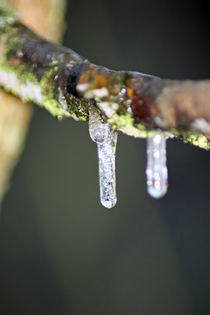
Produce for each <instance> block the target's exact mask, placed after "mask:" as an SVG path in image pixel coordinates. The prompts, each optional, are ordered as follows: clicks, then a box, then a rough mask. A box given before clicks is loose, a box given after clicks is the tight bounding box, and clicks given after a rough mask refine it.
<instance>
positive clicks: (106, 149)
mask: <svg viewBox="0 0 210 315" xmlns="http://www.w3.org/2000/svg"><path fill="white" fill-rule="evenodd" d="M89 133H90V137H91V139H92V140H93V141H94V142H96V143H97V146H98V167H99V186H100V199H101V203H102V205H103V206H104V207H106V208H112V207H114V206H115V204H116V202H117V195H116V176H115V152H116V145H117V132H116V131H114V130H112V129H111V127H110V125H109V124H108V123H103V122H102V121H101V117H100V115H99V114H98V112H97V111H96V110H95V109H94V108H93V107H90V109H89Z"/></svg>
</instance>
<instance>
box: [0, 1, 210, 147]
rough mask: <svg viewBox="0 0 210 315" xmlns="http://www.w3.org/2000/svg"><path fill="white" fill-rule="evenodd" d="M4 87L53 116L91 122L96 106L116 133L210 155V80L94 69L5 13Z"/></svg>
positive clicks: (0, 75)
mask: <svg viewBox="0 0 210 315" xmlns="http://www.w3.org/2000/svg"><path fill="white" fill-rule="evenodd" d="M0 15H1V19H3V20H4V23H3V22H2V23H1V25H0V51H1V55H0V85H1V86H2V87H3V88H5V89H6V90H7V91H10V92H11V93H13V94H15V95H17V96H19V97H20V98H21V99H22V100H24V101H32V102H34V103H36V104H38V105H40V106H42V107H45V108H46V109H47V110H48V111H49V112H50V113H51V114H52V115H54V116H56V117H58V118H59V119H60V118H62V117H69V116H71V117H73V118H74V119H77V120H83V121H86V120H88V107H89V105H90V104H94V105H95V106H96V107H97V108H98V110H99V112H100V113H101V114H102V116H103V118H104V120H108V121H109V123H110V124H111V125H112V127H113V128H115V129H117V130H121V131H122V132H124V133H126V134H128V135H131V136H135V137H147V136H148V133H151V132H153V130H154V129H161V130H164V131H167V132H168V133H169V134H170V135H172V136H175V137H179V138H180V139H182V140H183V141H185V142H190V143H192V144H194V145H197V146H199V147H201V148H204V149H206V150H210V81H209V80H206V81H197V82H196V81H172V80H162V79H160V78H157V77H154V76H151V75H146V74H142V73H137V72H128V71H112V70H109V69H107V68H104V67H101V66H97V65H94V64H92V63H90V62H89V61H87V60H86V59H85V58H83V57H81V56H79V55H78V54H76V53H75V52H73V51H72V50H70V49H68V48H65V47H62V46H61V45H58V44H56V43H53V42H49V41H46V40H44V39H42V38H40V37H38V36H37V35H36V34H35V33H33V32H32V31H31V30H29V29H28V28H27V27H26V26H24V25H23V24H21V23H20V22H19V21H18V19H17V17H16V16H15V14H14V13H11V11H10V10H8V9H5V8H3V7H1V8H0Z"/></svg>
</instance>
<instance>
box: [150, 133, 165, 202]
mask: <svg viewBox="0 0 210 315" xmlns="http://www.w3.org/2000/svg"><path fill="white" fill-rule="evenodd" d="M166 161H167V157H166V136H165V135H164V134H163V133H161V132H159V131H157V132H155V134H154V136H152V137H148V138H147V167H146V177H147V192H148V193H149V194H150V196H152V197H153V198H161V197H163V196H164V195H165V194H166V192H167V188H168V169H167V165H166Z"/></svg>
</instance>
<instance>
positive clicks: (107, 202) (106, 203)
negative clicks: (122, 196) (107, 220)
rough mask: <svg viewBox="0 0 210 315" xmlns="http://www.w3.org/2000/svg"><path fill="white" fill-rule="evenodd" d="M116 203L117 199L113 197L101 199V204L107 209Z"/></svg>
mask: <svg viewBox="0 0 210 315" xmlns="http://www.w3.org/2000/svg"><path fill="white" fill-rule="evenodd" d="M116 203H117V199H114V200H101V204H102V205H103V206H104V207H105V208H107V209H111V208H114V206H116Z"/></svg>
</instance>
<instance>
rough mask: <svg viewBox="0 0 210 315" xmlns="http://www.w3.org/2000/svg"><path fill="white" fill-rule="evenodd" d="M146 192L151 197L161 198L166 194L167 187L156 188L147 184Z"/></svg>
mask: <svg viewBox="0 0 210 315" xmlns="http://www.w3.org/2000/svg"><path fill="white" fill-rule="evenodd" d="M147 192H148V194H149V195H150V196H151V197H152V198H155V199H161V198H163V197H164V196H165V195H166V193H167V188H164V189H162V190H157V189H155V188H154V187H153V186H149V187H148V189H147Z"/></svg>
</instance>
